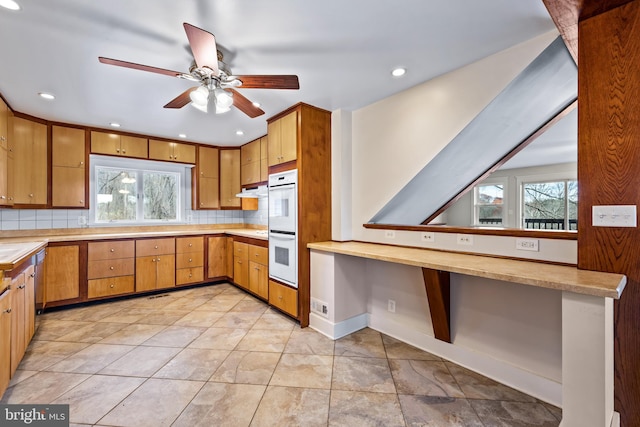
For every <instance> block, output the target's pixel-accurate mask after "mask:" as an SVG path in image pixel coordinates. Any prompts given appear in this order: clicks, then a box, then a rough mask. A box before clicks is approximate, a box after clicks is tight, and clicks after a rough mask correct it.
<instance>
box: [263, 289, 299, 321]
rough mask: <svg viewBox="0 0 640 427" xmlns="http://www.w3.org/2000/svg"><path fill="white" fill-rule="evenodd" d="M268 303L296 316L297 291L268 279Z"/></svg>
mask: <svg viewBox="0 0 640 427" xmlns="http://www.w3.org/2000/svg"><path fill="white" fill-rule="evenodd" d="M269 304H271V305H272V306H274V307H277V308H279V309H280V310H282V311H284V312H285V313H288V314H290V315H291V316H293V317H298V291H297V290H296V289H293V288H290V287H289V286H285V285H282V284H280V283H278V282H274V281H273V280H269Z"/></svg>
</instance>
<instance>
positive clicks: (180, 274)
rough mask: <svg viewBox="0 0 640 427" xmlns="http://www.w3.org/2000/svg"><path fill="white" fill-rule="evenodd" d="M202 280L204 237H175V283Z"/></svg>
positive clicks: (184, 283) (181, 283)
mask: <svg viewBox="0 0 640 427" xmlns="http://www.w3.org/2000/svg"><path fill="white" fill-rule="evenodd" d="M203 280H204V237H203V236H195V237H178V238H176V285H188V284H192V283H198V282H202V281H203Z"/></svg>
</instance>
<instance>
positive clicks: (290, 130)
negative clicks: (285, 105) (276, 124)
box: [279, 111, 298, 163]
mask: <svg viewBox="0 0 640 427" xmlns="http://www.w3.org/2000/svg"><path fill="white" fill-rule="evenodd" d="M279 121H280V150H281V158H280V162H279V163H285V162H289V161H291V160H295V159H296V158H297V147H298V144H297V143H298V112H297V111H293V112H291V113H289V114H287V115H286V116H284V117H283V118H281V119H280V120H279Z"/></svg>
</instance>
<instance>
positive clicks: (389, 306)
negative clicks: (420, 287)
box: [387, 299, 396, 313]
mask: <svg viewBox="0 0 640 427" xmlns="http://www.w3.org/2000/svg"><path fill="white" fill-rule="evenodd" d="M387 310H389V311H390V312H391V313H395V312H396V302H395V301H394V300H392V299H390V300H389V302H388V303H387Z"/></svg>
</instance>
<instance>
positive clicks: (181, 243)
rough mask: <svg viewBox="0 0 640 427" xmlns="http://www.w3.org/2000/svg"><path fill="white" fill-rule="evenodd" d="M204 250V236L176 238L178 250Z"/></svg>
mask: <svg viewBox="0 0 640 427" xmlns="http://www.w3.org/2000/svg"><path fill="white" fill-rule="evenodd" d="M203 250H204V237H202V236H199V237H179V238H177V239H176V252H177V253H183V252H202V251H203Z"/></svg>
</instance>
